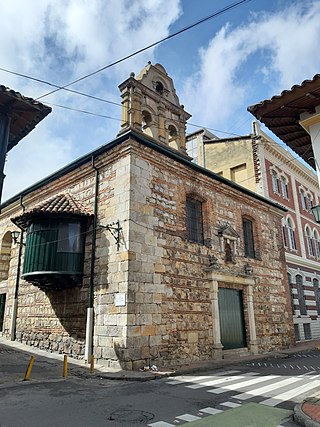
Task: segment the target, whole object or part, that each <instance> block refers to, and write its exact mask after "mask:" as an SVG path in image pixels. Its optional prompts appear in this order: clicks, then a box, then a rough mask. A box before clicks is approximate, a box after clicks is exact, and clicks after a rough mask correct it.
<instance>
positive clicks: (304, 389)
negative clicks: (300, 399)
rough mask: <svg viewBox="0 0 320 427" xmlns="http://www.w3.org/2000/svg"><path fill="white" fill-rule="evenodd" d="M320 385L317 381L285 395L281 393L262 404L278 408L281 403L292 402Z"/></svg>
mask: <svg viewBox="0 0 320 427" xmlns="http://www.w3.org/2000/svg"><path fill="white" fill-rule="evenodd" d="M319 385H320V381H318V380H316V381H313V382H311V383H308V384H303V385H301V386H300V387H297V388H293V389H291V390H289V391H286V392H284V393H280V394H278V395H276V396H274V397H272V398H270V399H267V400H264V401H263V402H260V403H262V404H263V405H267V406H276V405H278V404H279V403H282V402H284V401H286V400H292V399H293V398H296V397H297V396H300V395H301V394H303V393H306V392H307V391H309V390H312V389H313V388H316V387H319Z"/></svg>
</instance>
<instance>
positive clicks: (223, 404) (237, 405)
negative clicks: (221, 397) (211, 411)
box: [220, 402, 241, 408]
mask: <svg viewBox="0 0 320 427" xmlns="http://www.w3.org/2000/svg"><path fill="white" fill-rule="evenodd" d="M220 405H221V406H227V407H228V408H238V407H239V406H241V403H234V402H223V403H220Z"/></svg>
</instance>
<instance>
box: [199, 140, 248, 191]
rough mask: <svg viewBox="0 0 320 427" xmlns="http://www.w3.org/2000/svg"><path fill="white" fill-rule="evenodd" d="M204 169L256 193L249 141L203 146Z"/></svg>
mask: <svg viewBox="0 0 320 427" xmlns="http://www.w3.org/2000/svg"><path fill="white" fill-rule="evenodd" d="M205 161H206V168H207V169H210V170H212V171H213V172H216V173H219V174H220V175H222V176H223V177H224V178H227V179H230V180H232V181H235V182H236V183H237V184H240V185H242V186H243V187H246V188H248V189H249V190H251V191H256V183H255V176H254V164H253V155H252V145H251V139H249V138H248V139H247V140H246V139H240V140H230V141H226V142H218V143H213V144H212V143H209V144H205Z"/></svg>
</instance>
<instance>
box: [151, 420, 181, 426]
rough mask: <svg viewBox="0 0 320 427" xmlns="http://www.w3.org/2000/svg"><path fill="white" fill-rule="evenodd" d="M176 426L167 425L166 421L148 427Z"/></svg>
mask: <svg viewBox="0 0 320 427" xmlns="http://www.w3.org/2000/svg"><path fill="white" fill-rule="evenodd" d="M174 425H175V424H170V423H166V422H165V421H157V422H156V423H152V424H148V427H171V426H174Z"/></svg>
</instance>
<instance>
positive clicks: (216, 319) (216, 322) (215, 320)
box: [211, 280, 223, 359]
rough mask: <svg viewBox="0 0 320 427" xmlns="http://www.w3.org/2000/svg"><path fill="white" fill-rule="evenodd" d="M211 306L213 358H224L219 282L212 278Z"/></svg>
mask: <svg viewBox="0 0 320 427" xmlns="http://www.w3.org/2000/svg"><path fill="white" fill-rule="evenodd" d="M211 283H212V293H211V307H212V332H213V346H212V357H213V359H222V348H223V345H222V344H221V334H220V316H219V300H218V293H219V288H218V282H217V281H216V280H212V282H211Z"/></svg>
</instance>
